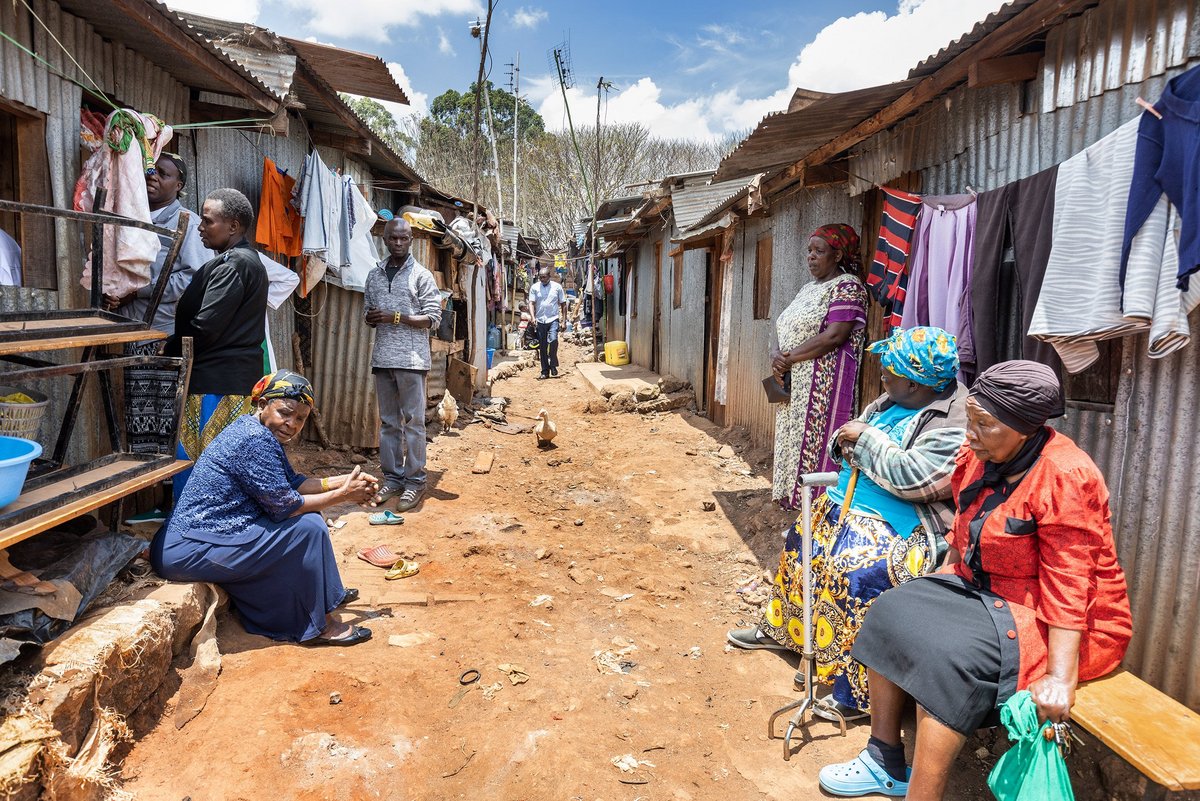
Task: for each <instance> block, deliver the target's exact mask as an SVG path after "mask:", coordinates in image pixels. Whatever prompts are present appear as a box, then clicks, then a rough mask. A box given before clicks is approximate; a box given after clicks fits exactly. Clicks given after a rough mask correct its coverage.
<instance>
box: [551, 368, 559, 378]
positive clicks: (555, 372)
mask: <svg viewBox="0 0 1200 801" xmlns="http://www.w3.org/2000/svg"><path fill="white" fill-rule="evenodd" d="M550 376H551V377H552V378H558V368H557V367H553V368H551V370H550Z"/></svg>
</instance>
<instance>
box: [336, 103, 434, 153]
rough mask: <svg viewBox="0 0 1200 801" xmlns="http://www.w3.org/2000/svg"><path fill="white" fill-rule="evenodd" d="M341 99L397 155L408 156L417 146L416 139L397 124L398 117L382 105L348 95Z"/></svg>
mask: <svg viewBox="0 0 1200 801" xmlns="http://www.w3.org/2000/svg"><path fill="white" fill-rule="evenodd" d="M341 98H342V100H344V101H345V102H346V105H348V106H349V107H350V108H351V110H352V111H353V112H354V113H355V114H356V115H357V116H358V118H359V119H360V120H362V121H363V122H365V123H366V124H367V127H368V128H370V129H371V130H372V131H373V132H374V133H375V135H376V136H378V137H379V138H380V139H382V140H383V142H384V144H386V145H387V146H388V147H390V148H391V149H392V150H393V151H395V152H396V153H398V154H400V155H404V154H407V153H409V152H410V151H411V150H412V149H413V147H414V146H415V145H416V137H414V136H412V135H411V134H410V133H407V132H405V131H404V130H403V129H402V128H401V127H400V125H399V124H398V123H397V122H396V117H395V116H394V115H393V114H392V112H390V111H388V110H387V108H386V107H384V105H383V104H382V103H380V102H378V101H376V100H372V99H371V98H369V97H352V96H351V95H347V94H342V95H341Z"/></svg>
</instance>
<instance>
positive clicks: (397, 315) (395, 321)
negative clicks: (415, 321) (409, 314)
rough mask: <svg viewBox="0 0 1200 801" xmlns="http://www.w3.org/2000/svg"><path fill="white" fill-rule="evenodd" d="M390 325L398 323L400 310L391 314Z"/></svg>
mask: <svg viewBox="0 0 1200 801" xmlns="http://www.w3.org/2000/svg"><path fill="white" fill-rule="evenodd" d="M392 325H400V312H396V313H395V314H393V315H392Z"/></svg>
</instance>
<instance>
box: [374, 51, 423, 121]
mask: <svg viewBox="0 0 1200 801" xmlns="http://www.w3.org/2000/svg"><path fill="white" fill-rule="evenodd" d="M388 70H390V71H391V73H392V77H393V78H395V79H396V83H397V84H398V85H399V86H400V88H401V89H403V90H404V94H406V95H408V105H407V106H402V105H400V104H399V103H389V102H384V103H383V105H384V107H385V108H386V109H387V110H388V111H390V112H392V116H393V117H396V118H403V117H406V116H411V115H414V114H415V115H416V116H418V117H424V116H425V115H426V114H428V113H429V94H428V93H427V92H418V91H417V90H416V89H414V88H413V85H412V81H411V80H409V77H408V74H407V73H406V72H405V71H404V67H402V66H400V65H399V64H397V63H396V62H395V61H389V62H388Z"/></svg>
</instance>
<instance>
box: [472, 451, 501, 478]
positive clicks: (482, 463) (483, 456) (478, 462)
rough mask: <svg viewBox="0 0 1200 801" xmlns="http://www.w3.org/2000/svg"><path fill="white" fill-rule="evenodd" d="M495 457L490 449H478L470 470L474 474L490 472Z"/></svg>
mask: <svg viewBox="0 0 1200 801" xmlns="http://www.w3.org/2000/svg"><path fill="white" fill-rule="evenodd" d="M495 459H496V455H495V454H494V453H492V452H491V451H480V452H479V454H478V455H477V456H476V457H475V464H473V465H471V472H472V473H475V474H476V475H483V474H485V473H490V472H492V463H493V462H494V461H495Z"/></svg>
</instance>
